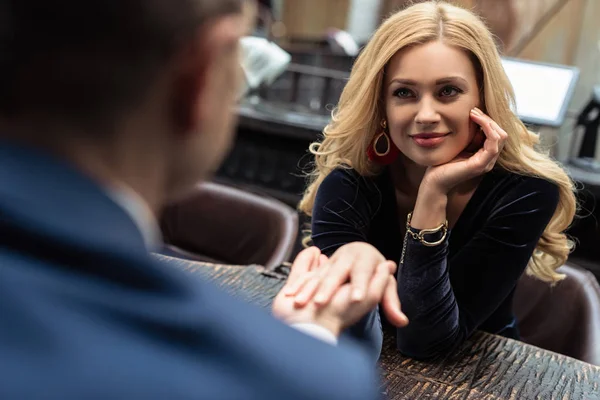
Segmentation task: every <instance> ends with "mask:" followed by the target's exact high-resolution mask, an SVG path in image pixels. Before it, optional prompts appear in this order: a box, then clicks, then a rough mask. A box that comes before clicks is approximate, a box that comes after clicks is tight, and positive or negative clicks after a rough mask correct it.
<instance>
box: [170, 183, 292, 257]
mask: <svg viewBox="0 0 600 400" xmlns="http://www.w3.org/2000/svg"><path fill="white" fill-rule="evenodd" d="M160 224H161V229H162V232H163V236H164V241H165V248H164V251H163V253H164V254H166V255H170V256H174V257H179V258H186V259H190V260H195V261H208V262H216V263H224V264H239V265H247V264H260V265H263V266H266V267H275V266H278V265H280V264H281V263H283V262H284V261H288V259H289V257H290V254H291V253H292V250H293V248H294V245H295V241H296V237H297V234H298V214H297V212H296V211H295V210H294V209H293V208H291V207H289V206H287V205H285V204H283V203H281V202H279V201H278V200H275V199H273V198H270V197H266V196H260V195H257V194H254V193H250V192H246V191H243V190H240V189H236V188H233V187H229V186H225V185H221V184H217V183H201V184H199V185H197V186H196V188H195V190H194V192H193V193H192V194H191V196H188V197H186V198H185V199H184V200H182V201H180V202H178V203H176V204H173V205H170V206H168V207H167V208H166V209H165V210H164V211H163V214H162V216H161V221H160Z"/></svg>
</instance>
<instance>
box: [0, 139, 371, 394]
mask: <svg viewBox="0 0 600 400" xmlns="http://www.w3.org/2000/svg"><path fill="white" fill-rule="evenodd" d="M207 229H209V227H208V228H207ZM376 392H377V390H376V376H375V371H374V368H373V364H372V361H371V360H370V359H369V358H368V356H367V355H366V354H364V353H363V352H362V350H360V349H359V348H358V347H354V346H351V345H350V344H347V345H346V346H340V347H335V346H330V345H327V344H325V343H322V342H320V341H318V340H315V339H313V338H310V337H308V336H305V335H303V334H301V333H299V332H297V331H295V330H294V329H292V328H290V327H288V326H286V325H284V324H282V323H280V322H278V321H276V320H275V319H274V318H272V317H271V316H270V315H269V313H268V312H267V311H264V310H260V309H257V308H255V307H253V306H250V305H248V304H245V303H243V302H241V301H238V300H236V299H234V298H232V297H230V296H229V295H226V294H225V293H223V292H221V291H220V290H219V289H217V288H215V287H214V286H213V285H212V284H209V283H206V282H204V281H202V280H200V279H196V277H195V276H188V275H186V274H185V273H184V272H181V271H175V270H173V269H171V268H170V267H167V266H163V265H161V264H160V263H158V262H155V261H153V259H152V258H151V256H150V255H149V254H148V253H147V251H146V248H145V245H144V241H143V238H142V236H141V234H140V232H139V231H138V229H137V228H136V226H135V225H134V223H133V222H132V220H131V219H130V218H129V216H128V215H127V214H126V213H125V212H124V211H123V209H121V208H120V207H119V206H118V205H117V204H115V203H114V202H113V201H112V200H111V199H110V198H109V197H108V196H106V195H105V193H104V191H103V190H102V188H101V187H99V186H98V185H97V184H96V183H94V182H93V181H92V180H90V179H88V178H87V177H85V176H84V175H82V174H80V173H79V172H77V171H76V169H74V168H72V167H71V166H70V165H68V164H66V163H63V162H61V161H60V160H58V159H55V158H53V157H51V156H49V155H46V154H45V153H43V152H38V151H36V150H34V149H29V148H25V147H20V146H17V145H14V144H10V143H6V142H2V141H0V399H3V400H12V399H15V400H27V399H61V400H66V399H86V400H89V399H102V400H106V399H130V400H132V399H145V400H146V399H163V400H164V399H210V400H213V399H261V400H263V399H340V400H342V399H344V400H346V399H356V400H363V399H370V398H375V397H376Z"/></svg>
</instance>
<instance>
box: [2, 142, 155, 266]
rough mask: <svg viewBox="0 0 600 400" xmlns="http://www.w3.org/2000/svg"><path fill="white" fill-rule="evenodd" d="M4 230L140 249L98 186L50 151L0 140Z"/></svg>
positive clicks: (131, 226)
mask: <svg viewBox="0 0 600 400" xmlns="http://www.w3.org/2000/svg"><path fill="white" fill-rule="evenodd" d="M10 229H17V230H19V231H20V232H26V233H31V234H32V235H33V236H35V237H37V238H38V239H40V240H43V239H44V238H47V239H52V240H54V241H57V242H59V243H60V242H67V243H69V244H71V245H76V246H77V247H85V248H95V249H97V250H99V251H102V249H106V250H109V251H112V252H115V251H117V252H125V253H129V254H132V253H133V254H134V253H142V252H143V253H146V247H145V243H144V239H143V237H142V234H141V233H140V231H139V229H138V227H137V226H136V224H135V223H134V222H133V221H132V220H131V218H130V216H129V215H128V214H127V212H126V211H124V210H123V209H122V208H121V207H120V206H119V205H117V204H116V203H115V202H114V201H113V200H112V199H111V198H110V197H109V196H107V194H106V193H105V191H104V190H103V189H102V187H101V186H100V185H98V184H97V183H96V182H94V181H93V180H92V179H90V178H89V177H87V176H85V175H84V174H82V173H81V172H79V171H78V170H77V169H76V168H74V167H73V166H72V165H70V164H68V163H67V162H65V161H63V160H61V159H59V158H57V157H54V156H53V155H51V154H48V153H46V152H43V151H40V150H37V149H34V148H30V147H26V146H21V145H18V144H14V143H10V142H7V141H4V140H0V232H2V231H6V232H9V231H10ZM0 236H2V235H1V234H0ZM133 254H132V255H133Z"/></svg>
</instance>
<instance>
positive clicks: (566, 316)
mask: <svg viewBox="0 0 600 400" xmlns="http://www.w3.org/2000/svg"><path fill="white" fill-rule="evenodd" d="M558 271H559V272H561V273H563V274H565V275H566V276H567V277H566V279H564V280H563V281H561V282H559V283H558V284H556V285H555V286H550V285H549V284H547V283H544V282H542V281H539V280H537V279H535V278H532V277H529V276H526V275H524V276H523V277H522V278H521V280H520V281H519V283H518V285H517V289H516V292H515V297H514V302H513V308H514V311H515V315H516V317H517V321H518V324H519V330H520V332H521V339H522V340H523V341H524V342H526V343H529V344H532V345H534V346H538V347H541V348H543V349H547V350H551V351H554V352H557V353H560V354H564V355H566V356H570V357H573V358H576V359H579V360H581V361H585V362H588V363H591V364H595V365H600V286H599V285H598V281H597V280H596V278H595V277H594V275H593V274H592V273H591V272H589V271H586V270H584V269H583V268H580V267H577V266H575V265H564V266H562V267H560V268H559V270H558Z"/></svg>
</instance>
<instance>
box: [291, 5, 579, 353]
mask: <svg viewBox="0 0 600 400" xmlns="http://www.w3.org/2000/svg"><path fill="white" fill-rule="evenodd" d="M513 106H514V96H513V91H512V88H511V85H510V83H509V80H508V79H507V77H506V74H505V72H504V70H503V68H502V64H501V60H500V55H499V53H498V51H497V48H496V45H495V43H494V40H493V37H492V35H491V33H490V32H489V30H488V29H487V28H486V26H485V24H484V23H483V22H482V21H481V20H480V19H479V18H478V17H477V16H475V15H474V14H472V13H471V12H469V11H467V10H464V9H461V8H458V7H455V6H452V5H449V4H447V3H444V2H425V3H420V4H417V5H414V6H411V7H409V8H407V9H405V10H403V11H400V12H398V13H396V14H394V15H392V16H390V17H389V18H388V19H387V20H386V21H385V22H384V23H383V24H382V25H381V27H380V28H379V29H378V30H377V31H376V32H375V34H374V36H373V37H372V39H371V40H370V42H369V43H368V44H367V46H366V47H365V48H364V49H363V51H362V53H361V55H360V56H359V57H358V59H357V61H356V63H355V65H354V67H353V69H352V73H351V75H350V79H349V81H348V83H347V85H346V87H345V89H344V91H343V93H342V95H341V98H340V101H339V105H338V107H337V109H336V110H335V112H334V113H333V119H332V121H331V123H330V124H329V125H328V126H327V127H326V128H325V131H324V139H323V140H322V142H321V143H315V144H313V145H312V146H311V151H312V153H313V154H314V156H315V170H314V171H313V174H312V176H311V181H310V184H309V186H308V189H307V190H306V193H305V194H304V198H303V199H302V201H301V203H300V209H301V210H302V211H304V212H305V213H307V214H308V215H311V216H312V232H311V238H310V239H312V242H313V243H314V245H316V246H317V247H319V248H320V249H321V251H322V252H323V253H324V254H326V255H331V254H332V253H333V252H334V251H335V250H336V249H338V248H340V247H342V246H344V248H345V252H342V253H341V254H343V255H344V256H343V257H337V256H333V257H332V258H331V259H330V260H329V266H328V267H327V268H323V269H321V272H319V273H318V274H317V277H316V278H313V279H311V280H308V279H307V280H305V281H304V282H303V284H298V285H296V286H295V287H293V288H292V289H293V290H290V295H295V296H296V302H297V303H298V304H299V305H301V304H305V303H306V302H307V301H309V300H310V299H314V300H315V302H317V303H318V304H327V303H328V301H329V299H330V298H331V297H332V295H333V294H334V293H335V292H336V289H337V288H338V287H339V286H340V285H341V284H343V283H345V282H347V281H350V282H351V283H352V285H353V287H354V293H353V295H354V296H355V298H356V299H361V298H362V297H363V296H364V295H365V292H366V289H365V288H366V287H367V283H368V282H369V280H370V279H371V276H372V274H373V269H372V268H365V267H364V266H365V265H370V264H373V265H374V264H375V263H376V262H375V260H379V261H381V260H383V259H389V260H393V261H395V262H397V263H398V265H399V268H398V272H397V278H398V279H397V280H398V283H397V291H398V295H399V297H400V300H401V302H402V310H403V311H404V313H405V314H406V316H407V317H408V319H409V320H410V323H409V324H408V326H407V327H404V328H398V329H397V345H398V349H399V350H400V351H401V352H403V353H404V354H406V355H408V356H412V357H416V358H427V357H432V356H436V355H438V354H440V353H443V352H446V351H449V350H452V349H453V348H455V347H456V346H457V345H459V344H461V343H462V342H463V341H464V340H466V339H467V338H468V337H469V335H471V333H473V331H475V330H477V329H479V330H484V331H487V332H491V333H494V334H498V335H503V336H506V337H510V338H519V332H518V329H517V323H516V321H515V317H514V315H513V312H512V298H513V292H514V289H515V285H516V283H517V281H518V279H519V277H520V276H521V275H522V274H523V272H524V271H527V273H529V274H531V275H534V276H536V277H538V278H539V279H541V280H543V281H546V282H549V283H554V282H557V281H559V280H560V279H562V276H561V275H560V274H558V273H557V272H556V268H558V267H559V266H560V265H561V264H562V263H563V262H564V261H565V260H566V258H567V255H568V254H569V251H570V249H571V243H570V241H568V240H567V237H566V236H565V234H564V233H563V232H564V230H565V229H566V228H567V227H568V226H569V225H570V223H571V221H572V219H573V217H574V214H575V211H576V201H575V195H574V187H573V183H572V181H571V180H570V178H569V177H568V176H567V174H566V173H565V172H564V171H563V169H562V168H561V167H560V166H559V165H558V164H557V163H556V162H554V161H553V160H552V159H550V158H549V157H548V156H547V155H545V154H543V153H542V152H539V151H538V150H537V149H536V146H535V145H536V144H537V137H536V135H534V134H532V133H530V132H528V130H527V129H526V127H525V126H524V125H523V124H522V123H521V121H520V120H519V119H518V118H517V117H516V116H515V114H514V113H513V112H512V111H511V107H513ZM367 260H373V261H372V262H371V263H369V262H366V261H367ZM384 308H385V307H384ZM384 311H385V310H384ZM350 333H352V334H354V335H355V336H358V337H362V338H364V339H365V340H368V341H369V343H370V344H371V345H372V346H374V348H373V351H376V352H379V351H380V347H381V338H382V333H381V325H380V323H379V315H378V313H377V312H373V313H372V314H371V315H370V316H369V317H368V318H367V319H365V320H363V321H362V322H361V324H358V325H356V326H355V327H354V329H352V330H350ZM377 354H378V353H377Z"/></svg>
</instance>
